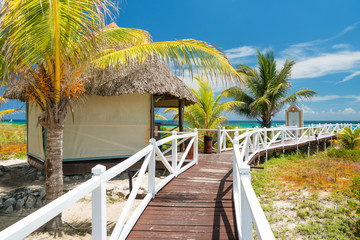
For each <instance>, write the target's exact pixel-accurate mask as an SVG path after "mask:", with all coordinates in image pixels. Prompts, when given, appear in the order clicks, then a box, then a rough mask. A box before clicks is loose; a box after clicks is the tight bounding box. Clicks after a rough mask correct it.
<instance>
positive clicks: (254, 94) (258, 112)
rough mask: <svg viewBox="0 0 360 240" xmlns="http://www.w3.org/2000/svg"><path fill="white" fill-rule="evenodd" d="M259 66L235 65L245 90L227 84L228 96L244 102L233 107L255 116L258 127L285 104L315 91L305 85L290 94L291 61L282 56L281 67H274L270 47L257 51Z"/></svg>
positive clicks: (251, 117)
mask: <svg viewBox="0 0 360 240" xmlns="http://www.w3.org/2000/svg"><path fill="white" fill-rule="evenodd" d="M257 60H258V64H259V67H258V68H257V69H256V68H253V69H252V68H250V67H248V66H246V65H239V66H238V67H237V71H238V72H239V73H240V74H246V75H247V76H248V77H247V78H245V79H244V80H245V86H246V88H247V90H244V89H242V88H240V87H233V88H230V89H229V90H228V91H227V93H228V96H229V97H231V98H233V99H235V100H238V101H241V102H244V103H245V104H243V105H242V106H240V107H235V109H234V110H235V111H236V112H237V113H239V114H243V115H245V116H246V117H248V118H250V119H257V120H258V121H259V123H260V124H261V127H271V120H272V118H273V117H274V116H275V114H277V113H278V112H279V111H280V110H281V109H282V108H283V107H284V105H285V104H287V103H293V102H296V101H298V100H299V99H303V98H311V97H312V96H314V95H315V94H316V92H314V91H312V90H309V89H301V90H299V91H297V92H295V93H293V94H291V95H289V96H288V95H287V94H288V93H289V92H290V90H291V84H290V76H291V69H292V67H293V66H294V64H295V61H293V60H291V59H289V58H288V59H286V61H285V63H284V65H283V67H282V68H280V69H277V65H276V60H275V57H274V52H273V51H268V52H267V53H265V54H262V53H260V51H259V50H258V51H257Z"/></svg>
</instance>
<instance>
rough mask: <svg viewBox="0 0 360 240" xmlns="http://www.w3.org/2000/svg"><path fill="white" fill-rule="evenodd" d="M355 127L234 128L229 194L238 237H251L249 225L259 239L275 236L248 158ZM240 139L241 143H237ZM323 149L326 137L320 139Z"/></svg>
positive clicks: (251, 231)
mask: <svg viewBox="0 0 360 240" xmlns="http://www.w3.org/2000/svg"><path fill="white" fill-rule="evenodd" d="M346 126H348V127H351V128H352V129H356V128H358V127H359V126H358V125H357V126H351V125H344V124H335V125H332V124H324V125H316V126H314V125H311V126H307V127H302V128H299V127H296V126H295V127H286V126H282V127H273V128H268V129H267V128H254V129H251V130H249V129H245V131H243V130H242V133H241V134H240V133H239V132H240V130H238V129H237V130H236V131H235V134H234V139H233V141H232V144H233V198H234V206H235V216H236V223H237V229H238V234H239V237H240V239H246V240H248V239H253V225H254V227H255V230H256V233H257V236H258V238H259V239H275V237H274V234H273V232H272V230H271V228H270V225H269V222H268V221H267V219H266V217H265V214H264V212H263V210H262V208H261V205H260V203H259V201H258V199H257V197H256V195H255V192H254V190H253V188H252V186H251V177H250V166H249V162H250V161H251V160H252V159H253V158H254V157H255V155H256V154H258V155H259V153H260V152H264V151H265V152H266V157H267V151H268V150H270V149H273V148H279V147H280V148H283V149H285V147H286V146H290V145H293V146H294V145H296V146H297V147H298V145H299V144H303V143H305V142H309V144H310V142H311V141H316V140H321V139H329V138H330V139H331V138H332V137H334V136H335V133H336V132H338V131H339V130H340V129H341V128H343V127H346ZM240 141H241V143H240ZM324 147H325V149H326V141H324Z"/></svg>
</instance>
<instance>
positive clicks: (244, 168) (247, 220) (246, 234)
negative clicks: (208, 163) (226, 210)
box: [240, 163, 253, 239]
mask: <svg viewBox="0 0 360 240" xmlns="http://www.w3.org/2000/svg"><path fill="white" fill-rule="evenodd" d="M245 179H249V181H250V166H249V165H248V164H247V163H242V164H241V165H240V189H241V190H240V193H241V235H242V236H241V238H242V239H253V228H252V217H251V213H250V209H249V204H248V203H247V199H246V196H245V191H244V189H243V186H242V181H243V180H245Z"/></svg>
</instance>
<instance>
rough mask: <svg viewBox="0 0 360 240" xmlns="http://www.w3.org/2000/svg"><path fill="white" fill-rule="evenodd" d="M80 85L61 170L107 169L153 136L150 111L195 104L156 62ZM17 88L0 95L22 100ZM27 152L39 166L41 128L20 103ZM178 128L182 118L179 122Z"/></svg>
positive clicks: (42, 146)
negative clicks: (80, 94) (82, 92)
mask: <svg viewBox="0 0 360 240" xmlns="http://www.w3.org/2000/svg"><path fill="white" fill-rule="evenodd" d="M88 80H89V81H88V82H86V84H85V89H86V96H84V97H82V98H81V99H79V100H78V101H77V102H76V103H75V104H74V106H73V108H74V121H73V120H72V116H71V113H69V114H68V117H67V119H66V121H65V129H64V143H63V149H64V155H63V163H64V172H65V173H67V174H71V173H77V172H88V171H90V169H91V167H92V166H94V165H95V164H98V163H101V164H104V165H107V166H108V167H110V166H112V165H114V164H116V163H118V162H119V161H121V160H122V159H124V158H127V157H129V156H131V155H133V154H134V153H136V152H137V151H139V150H140V149H141V148H143V147H145V146H146V145H148V144H149V139H150V138H152V137H154V128H155V119H154V115H155V114H154V109H155V108H158V107H166V108H167V107H177V108H179V111H180V112H182V110H183V108H184V106H185V105H190V104H193V103H195V102H196V97H195V96H194V95H193V93H192V92H191V91H190V90H189V88H188V87H187V86H186V84H185V83H184V82H183V81H182V80H181V79H179V78H178V77H177V76H176V75H175V74H174V73H173V72H172V71H171V70H170V68H169V67H168V66H167V65H166V64H165V63H164V62H162V61H160V60H151V61H150V60H149V61H147V62H146V63H144V64H142V65H134V66H131V67H125V68H123V69H121V70H118V71H115V70H110V69H107V70H104V71H98V72H96V73H93V74H92V76H91V77H90V78H88ZM25 94H26V91H25V90H24V88H20V87H19V84H12V85H10V86H9V87H8V88H7V89H6V91H5V93H4V96H5V97H6V98H10V99H18V100H21V101H26V99H27V98H26V95H25ZM26 109H27V111H26V113H27V127H28V128H27V135H28V145H27V154H28V159H29V163H30V164H32V165H34V166H37V167H43V165H44V161H45V153H46V151H45V145H46V144H45V143H46V130H44V129H43V128H42V127H41V126H40V125H38V116H39V114H40V110H39V109H38V108H37V107H36V106H35V105H34V104H32V103H27V104H26ZM179 124H180V129H182V120H181V121H180V123H179Z"/></svg>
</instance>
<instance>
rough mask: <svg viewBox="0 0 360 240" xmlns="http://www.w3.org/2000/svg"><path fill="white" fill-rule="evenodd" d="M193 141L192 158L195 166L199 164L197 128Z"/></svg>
mask: <svg viewBox="0 0 360 240" xmlns="http://www.w3.org/2000/svg"><path fill="white" fill-rule="evenodd" d="M194 132H195V141H194V158H195V164H198V163H199V131H198V129H197V128H195V129H194Z"/></svg>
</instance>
